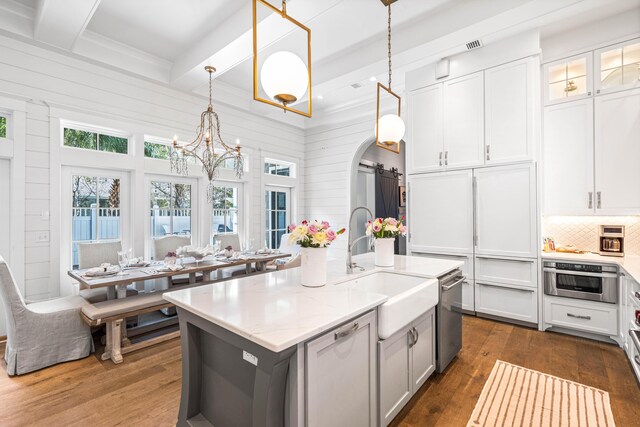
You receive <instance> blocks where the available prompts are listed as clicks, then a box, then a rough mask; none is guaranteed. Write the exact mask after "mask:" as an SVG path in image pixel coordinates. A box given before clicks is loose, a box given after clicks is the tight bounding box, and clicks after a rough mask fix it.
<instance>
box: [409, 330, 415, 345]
mask: <svg viewBox="0 0 640 427" xmlns="http://www.w3.org/2000/svg"><path fill="white" fill-rule="evenodd" d="M407 341H409V348H411V347H413V345H414V344H415V343H416V337H415V336H414V335H413V330H412V329H409V330H408V331H407Z"/></svg>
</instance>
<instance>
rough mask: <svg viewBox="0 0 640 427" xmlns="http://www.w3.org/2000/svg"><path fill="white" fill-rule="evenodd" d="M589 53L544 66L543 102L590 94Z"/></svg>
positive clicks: (566, 99)
mask: <svg viewBox="0 0 640 427" xmlns="http://www.w3.org/2000/svg"><path fill="white" fill-rule="evenodd" d="M591 75H592V71H591V53H587V54H583V55H577V56H572V57H571V58H565V59H562V60H560V61H555V62H551V63H549V64H546V65H545V67H544V78H545V85H544V88H545V94H544V96H545V104H555V103H558V102H564V101H571V100H575V99H580V98H585V97H588V96H591V91H592V87H591V82H592V79H591Z"/></svg>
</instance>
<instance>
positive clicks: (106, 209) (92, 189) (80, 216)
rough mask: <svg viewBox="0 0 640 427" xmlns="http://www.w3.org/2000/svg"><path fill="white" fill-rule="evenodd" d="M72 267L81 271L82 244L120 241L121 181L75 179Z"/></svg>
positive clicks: (72, 198)
mask: <svg viewBox="0 0 640 427" xmlns="http://www.w3.org/2000/svg"><path fill="white" fill-rule="evenodd" d="M71 200H72V203H71V230H72V232H71V242H72V253H73V255H72V265H73V268H78V243H88V242H95V241H105V240H120V238H121V236H122V232H121V225H122V224H121V217H120V179H118V178H108V177H97V176H86V175H73V176H72V179H71Z"/></svg>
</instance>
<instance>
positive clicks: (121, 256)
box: [118, 251, 129, 275]
mask: <svg viewBox="0 0 640 427" xmlns="http://www.w3.org/2000/svg"><path fill="white" fill-rule="evenodd" d="M118 264H119V265H120V272H119V273H118V274H119V275H124V274H125V272H124V269H125V267H127V265H129V251H119V252H118Z"/></svg>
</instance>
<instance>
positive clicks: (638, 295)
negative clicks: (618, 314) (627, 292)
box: [633, 291, 640, 300]
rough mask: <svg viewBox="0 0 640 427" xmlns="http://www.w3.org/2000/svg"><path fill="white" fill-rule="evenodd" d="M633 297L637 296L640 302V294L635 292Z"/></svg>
mask: <svg viewBox="0 0 640 427" xmlns="http://www.w3.org/2000/svg"><path fill="white" fill-rule="evenodd" d="M633 296H635V297H636V298H638V300H640V292H638V291H635V292H634V293H633Z"/></svg>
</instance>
